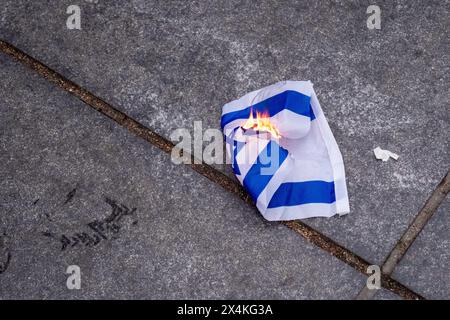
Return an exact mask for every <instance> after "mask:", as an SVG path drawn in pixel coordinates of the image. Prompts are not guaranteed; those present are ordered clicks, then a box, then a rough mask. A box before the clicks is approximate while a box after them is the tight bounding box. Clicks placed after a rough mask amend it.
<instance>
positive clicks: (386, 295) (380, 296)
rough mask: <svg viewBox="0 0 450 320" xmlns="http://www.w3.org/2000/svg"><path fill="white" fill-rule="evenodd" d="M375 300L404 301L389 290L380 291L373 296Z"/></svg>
mask: <svg viewBox="0 0 450 320" xmlns="http://www.w3.org/2000/svg"><path fill="white" fill-rule="evenodd" d="M373 300H402V298H401V297H400V296H398V295H396V294H395V293H392V292H391V291H389V290H386V289H380V290H378V291H377V293H375V295H374V296H373Z"/></svg>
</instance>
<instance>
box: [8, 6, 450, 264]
mask: <svg viewBox="0 0 450 320" xmlns="http://www.w3.org/2000/svg"><path fill="white" fill-rule="evenodd" d="M69 4H72V1H70V0H63V1H33V2H30V1H17V0H15V1H9V0H8V1H3V3H2V6H1V10H0V15H1V19H0V34H1V35H2V37H4V38H5V40H7V41H10V42H11V43H13V44H14V45H16V46H18V47H19V48H21V49H23V50H25V51H26V52H28V53H30V54H32V55H33V56H35V57H37V58H38V59H40V60H41V61H43V62H44V63H46V64H47V65H49V66H51V67H52V68H54V69H56V70H58V71H59V72H61V73H62V74H64V75H65V76H67V77H68V78H70V79H73V80H75V81H76V82H77V83H79V84H81V85H83V86H85V87H86V88H88V89H89V90H91V91H93V92H94V93H95V94H98V95H99V96H101V97H103V98H105V99H106V100H107V101H108V102H110V103H112V104H113V105H115V106H116V107H119V108H120V109H121V110H123V111H126V112H127V113H128V114H129V115H131V116H132V117H134V118H136V119H138V120H139V121H141V122H143V123H144V124H145V125H147V126H149V127H151V128H153V129H154V130H156V131H157V132H159V133H161V134H163V135H165V136H167V137H168V136H169V135H170V133H171V132H172V131H173V130H174V129H176V128H179V127H186V128H189V129H192V128H193V121H196V120H202V121H203V127H204V128H211V127H212V128H218V127H219V119H220V113H221V106H222V105H223V104H224V103H226V102H227V101H230V100H232V99H235V98H237V97H239V96H240V95H242V94H244V93H246V92H248V91H251V90H254V89H257V88H259V87H262V86H265V85H268V84H271V83H274V82H276V81H279V80H283V79H299V80H300V79H310V80H312V81H313V82H314V83H315V87H316V91H317V92H318V97H319V100H320V101H321V103H322V105H323V108H324V110H325V113H326V115H327V117H328V119H329V122H330V126H331V127H332V130H333V132H334V134H335V136H336V139H337V141H338V144H339V146H340V148H341V151H342V153H343V156H344V160H345V163H346V168H347V169H346V170H347V176H348V187H349V193H350V204H351V210H352V213H351V214H350V215H349V216H347V217H344V218H332V219H328V220H327V219H314V220H309V221H308V222H307V223H309V224H311V225H312V226H314V227H315V228H317V229H319V230H320V231H321V232H323V233H325V234H326V235H328V236H330V237H332V238H334V239H335V240H336V241H337V242H339V243H340V244H342V245H344V246H346V247H348V248H350V249H351V250H353V251H354V252H356V253H357V254H359V255H361V256H363V257H364V258H365V259H367V260H368V261H371V262H373V263H382V261H383V260H384V258H385V257H386V256H387V254H388V253H389V250H390V249H391V248H392V247H393V246H394V245H395V242H396V241H397V240H398V239H399V236H400V235H401V233H402V232H403V231H404V229H405V228H406V227H407V226H408V224H409V223H410V221H411V220H412V218H413V216H414V214H415V213H416V212H417V211H418V210H419V209H420V207H421V205H422V204H423V202H424V201H425V199H426V198H427V195H428V194H429V193H430V192H431V190H432V189H433V188H434V186H435V185H436V184H437V183H438V182H439V180H440V178H441V177H442V176H443V174H444V173H445V172H446V169H447V167H448V163H450V159H449V158H450V155H449V152H448V150H449V148H450V145H449V136H448V134H447V132H448V131H449V130H450V120H449V117H450V116H449V112H448V101H449V100H450V90H449V82H450V81H449V77H450V76H449V75H450V72H449V66H448V61H449V58H450V57H449V52H450V50H449V49H450V46H449V41H448V39H449V37H448V36H449V31H448V30H449V28H448V23H449V14H448V13H449V2H448V1H433V2H431V1H408V2H404V1H393V2H392V1H378V2H377V4H378V5H379V6H380V7H381V10H382V29H381V30H368V29H367V27H366V19H367V16H368V15H367V14H366V8H367V6H368V5H369V4H372V2H370V3H369V1H352V2H350V1H317V2H314V3H312V2H306V1H287V2H283V3H277V2H275V1H261V2H258V5H255V4H254V2H252V1H220V2H219V1H217V2H212V1H207V2H206V1H199V2H191V1H189V2H188V1H143V0H134V1H126V2H123V1H108V2H104V1H98V3H91V2H88V1H84V2H83V1H81V2H80V3H79V5H80V7H81V10H82V14H81V24H82V30H68V29H67V28H66V27H65V22H66V18H67V17H68V15H67V14H65V10H66V8H67V6H68V5H69ZM378 145H379V146H381V147H382V148H386V149H389V150H391V151H393V152H396V153H398V154H399V155H400V160H399V161H397V162H395V161H389V162H388V163H381V162H378V161H376V160H375V159H374V157H373V154H372V149H373V148H375V147H376V146H378ZM224 170H227V169H226V168H224Z"/></svg>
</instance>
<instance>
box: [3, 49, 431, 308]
mask: <svg viewBox="0 0 450 320" xmlns="http://www.w3.org/2000/svg"><path fill="white" fill-rule="evenodd" d="M0 50H1V51H2V52H3V53H5V54H7V55H9V56H11V57H13V58H14V59H16V60H17V61H19V62H20V63H22V64H24V65H26V66H28V67H29V68H31V69H33V70H34V71H36V72H37V73H38V74H39V75H40V76H42V77H43V78H45V79H47V80H48V81H49V82H51V83H53V84H55V85H57V86H58V87H60V88H61V89H63V90H65V91H68V92H70V93H71V94H72V95H74V96H75V97H77V98H78V99H80V100H81V101H83V102H85V103H86V104H87V105H89V106H90V107H92V108H94V109H95V110H97V111H99V112H101V113H102V114H104V115H105V116H107V117H109V118H111V119H112V120H114V121H115V122H117V123H118V124H119V125H121V126H123V127H125V128H127V129H128V130H129V131H130V132H132V133H133V134H135V135H136V136H138V137H140V138H142V139H144V140H146V141H148V142H150V143H151V144H153V145H155V146H156V147H158V148H160V149H161V150H162V151H164V152H166V153H171V152H172V149H173V148H174V144H173V143H172V142H171V141H169V140H167V139H166V138H164V137H162V136H160V135H159V134H157V133H155V132H153V131H152V130H151V129H149V128H147V127H145V126H144V125H143V124H141V123H139V122H138V121H136V120H134V119H132V118H131V117H129V116H128V115H126V114H125V113H123V112H121V111H119V110H117V109H116V108H114V107H113V106H111V105H110V104H108V103H107V102H105V101H104V100H102V99H100V98H99V97H97V96H95V95H94V94H92V93H90V92H89V91H87V90H86V89H84V88H82V87H81V86H79V85H77V84H76V83H74V82H72V81H70V80H68V79H66V78H65V77H64V76H62V75H61V74H59V73H57V72H56V71H54V70H52V69H50V68H49V67H47V66H46V65H44V64H43V63H41V62H40V61H38V60H36V59H34V58H33V57H31V56H29V55H28V54H26V53H24V52H23V51H21V50H20V49H18V48H16V47H14V46H13V45H11V44H9V43H7V42H6V41H3V40H0ZM179 152H180V154H181V153H182V152H181V151H179ZM190 157H191V159H193V160H194V157H193V156H192V155H190ZM195 162H199V160H198V159H195ZM195 162H194V161H191V163H192V164H188V166H190V167H191V168H192V169H193V170H195V171H197V172H198V173H200V174H201V175H203V176H205V177H207V178H208V179H210V180H211V181H213V182H215V183H217V184H218V185H220V186H221V187H223V188H224V189H225V190H227V191H229V192H231V193H233V194H235V195H237V196H238V197H239V198H241V199H242V200H243V201H245V202H246V203H248V204H251V205H254V203H253V201H252V199H251V197H250V195H249V194H248V193H247V192H246V191H245V190H244V188H243V187H242V186H241V185H240V184H239V183H238V182H237V181H234V180H232V179H231V178H230V177H228V176H226V175H225V174H223V173H222V172H220V171H218V170H216V169H214V168H213V167H211V166H210V165H207V164H205V163H203V162H200V163H198V164H197V163H195ZM281 223H283V224H284V225H286V226H288V227H289V228H291V229H292V230H294V231H295V232H297V233H298V234H300V235H301V236H303V237H304V238H305V239H306V240H307V241H309V242H311V243H313V244H315V245H316V246H318V247H319V248H321V249H323V250H325V251H327V252H328V253H330V254H331V255H333V256H334V257H336V258H338V259H339V260H341V261H343V262H344V263H346V264H348V265H349V266H351V267H353V268H354V269H356V270H357V271H359V272H361V273H363V274H364V275H367V271H366V270H367V267H368V266H369V265H371V264H370V263H368V262H367V261H366V260H364V259H363V258H361V257H359V256H358V255H356V254H355V253H353V252H351V251H350V250H348V249H346V248H344V247H342V246H341V245H339V244H337V243H336V242H334V241H333V240H332V239H330V238H328V237H327V236H325V235H323V234H321V233H320V232H318V231H317V230H315V229H313V228H311V227H310V226H308V225H306V224H305V223H303V222H302V221H300V220H296V221H284V222H281ZM381 284H382V286H383V287H384V288H386V289H388V290H390V291H392V292H394V293H396V294H398V295H400V296H402V297H403V298H405V299H424V298H423V297H422V296H420V295H419V294H417V293H415V292H414V291H412V290H411V289H408V288H407V287H406V286H404V285H402V284H401V283H399V282H397V281H396V280H394V279H391V278H390V277H386V276H382V281H381Z"/></svg>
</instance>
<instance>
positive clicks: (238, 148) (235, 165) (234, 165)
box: [231, 140, 245, 175]
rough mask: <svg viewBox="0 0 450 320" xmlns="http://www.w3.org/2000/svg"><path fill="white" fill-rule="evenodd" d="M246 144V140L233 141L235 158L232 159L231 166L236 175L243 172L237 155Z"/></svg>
mask: <svg viewBox="0 0 450 320" xmlns="http://www.w3.org/2000/svg"><path fill="white" fill-rule="evenodd" d="M244 146H245V142H239V141H236V140H234V143H233V159H232V160H231V167H232V168H233V172H234V174H236V175H240V174H241V170H240V169H239V165H238V163H237V161H236V157H237V155H238V153H239V151H241V149H242V148H243V147H244Z"/></svg>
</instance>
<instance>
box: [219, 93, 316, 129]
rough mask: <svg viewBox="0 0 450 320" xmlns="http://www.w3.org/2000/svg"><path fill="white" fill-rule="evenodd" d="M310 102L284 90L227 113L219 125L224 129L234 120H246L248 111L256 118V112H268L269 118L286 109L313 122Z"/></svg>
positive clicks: (313, 117) (308, 99) (307, 97)
mask: <svg viewBox="0 0 450 320" xmlns="http://www.w3.org/2000/svg"><path fill="white" fill-rule="evenodd" d="M310 100H311V98H310V97H309V96H307V95H304V94H302V93H300V92H297V91H293V90H286V91H284V92H282V93H279V94H277V95H275V96H273V97H270V98H268V99H266V100H263V101H261V102H258V103H257V104H255V105H253V106H250V107H247V108H245V109H243V110H239V111H234V112H229V113H226V114H224V115H222V119H221V124H220V125H221V126H222V128H224V127H225V125H227V124H228V123H230V122H232V121H234V120H236V119H247V118H248V117H250V110H253V112H254V113H255V114H253V116H256V111H258V112H268V113H269V116H271V117H272V116H274V115H276V114H277V113H278V112H280V111H282V110H284V109H287V110H291V111H292V112H295V113H297V114H300V115H303V116H306V117H310V118H311V120H314V119H315V118H316V116H315V115H314V112H313V110H312V108H311V104H310Z"/></svg>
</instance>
